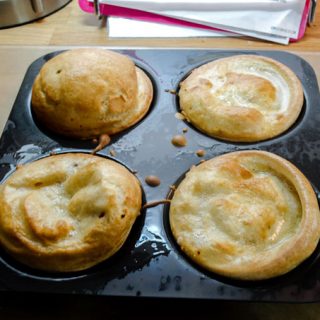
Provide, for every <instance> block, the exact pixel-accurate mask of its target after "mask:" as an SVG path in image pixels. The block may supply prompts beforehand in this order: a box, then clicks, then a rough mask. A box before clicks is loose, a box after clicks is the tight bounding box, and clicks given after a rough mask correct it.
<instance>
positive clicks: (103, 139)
mask: <svg viewBox="0 0 320 320" xmlns="http://www.w3.org/2000/svg"><path fill="white" fill-rule="evenodd" d="M110 141H111V138H110V136H109V135H107V134H102V135H101V136H100V137H99V144H98V145H97V146H96V147H95V149H94V150H92V152H91V154H95V153H97V152H98V151H100V150H102V149H103V148H105V147H106V146H107V145H108V144H109V143H110Z"/></svg>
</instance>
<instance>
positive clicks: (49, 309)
mask: <svg viewBox="0 0 320 320" xmlns="http://www.w3.org/2000/svg"><path fill="white" fill-rule="evenodd" d="M86 45H94V46H112V47H114V46H122V47H132V46H135V47H139V46H143V47H178V48H187V47H188V48H211V49H215V48H232V49H235V48H239V49H263V50H266V49H269V50H288V51H292V52H295V53H296V54H299V55H300V56H302V57H303V58H305V59H306V60H307V61H308V62H309V63H311V65H312V66H313V68H314V69H315V70H316V74H317V77H318V79H319V78H320V9H319V8H318V10H317V14H316V23H315V24H314V25H313V26H312V27H309V28H308V29H307V32H306V35H305V37H304V38H303V39H302V40H301V41H300V42H297V43H291V44H290V45H289V46H283V45H277V44H272V43H270V42H265V41H260V40H254V39H249V38H241V39H240V38H189V39H127V40H125V39H121V40H120V39H108V38H107V36H106V28H105V26H104V25H103V23H101V21H98V20H97V19H96V17H95V16H93V15H89V14H87V13H84V12H82V11H81V10H80V8H79V7H78V2H77V1H76V0H73V1H72V2H71V3H70V4H69V5H67V6H66V7H64V8H63V9H62V10H60V11H58V12H56V13H55V14H53V15H51V16H49V17H46V18H44V19H41V20H39V21H37V22H34V23H30V24H26V25H23V26H19V27H15V28H10V29H4V30H0V97H1V98H0V102H1V104H0V130H2V128H3V126H4V123H5V121H6V119H7V117H8V115H9V112H10V109H11V107H12V105H13V102H14V99H15V96H16V94H17V92H18V90H19V87H20V85H21V81H22V79H23V76H24V74H25V72H26V69H27V67H28V66H29V64H30V63H31V62H32V61H33V60H35V59H36V58H38V57H39V56H41V55H42V54H45V53H47V52H50V51H55V50H59V49H62V48H67V47H68V46H86ZM60 46H61V47H60ZM319 107H320V101H319ZM319 297H320V292H319ZM185 318H194V319H254V320H257V319H262V320H271V319H272V320H282V319H290V320H300V319H301V320H304V319H308V320H317V319H320V303H313V304H284V303H277V304H275V303H254V302H252V303H243V302H241V303H240V302H228V301H183V300H177V301H176V300H171V301H170V300H160V301H158V300H142V299H135V300H130V299H129V300H128V299H116V300H115V301H114V300H110V299H107V298H105V297H100V298H99V297H90V296H86V297H81V296H54V295H35V294H27V293H25V294H24V293H21V294H15V293H9V292H4V293H0V319H1V320H8V319H13V320H16V319H62V320H63V319H68V320H71V319H77V320H82V319H140V320H143V319H175V320H176V319H185Z"/></svg>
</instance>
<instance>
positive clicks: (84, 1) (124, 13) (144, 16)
mask: <svg viewBox="0 0 320 320" xmlns="http://www.w3.org/2000/svg"><path fill="white" fill-rule="evenodd" d="M78 1H79V6H80V8H81V9H82V10H83V11H85V12H88V13H94V6H93V2H89V1H88V0H78ZM310 4H311V1H310V0H306V5H305V8H304V12H303V15H302V19H301V23H300V30H299V36H298V38H297V39H290V42H295V41H299V40H300V39H301V38H302V37H303V35H304V33H305V31H306V27H307V22H308V14H309V9H310ZM100 12H101V14H102V15H105V16H114V17H122V18H131V19H137V20H143V21H151V22H157V23H165V24H172V25H180V26H185V27H193V28H201V29H206V30H213V31H221V30H219V29H216V28H213V27H208V26H204V25H201V24H198V23H193V22H189V21H184V20H179V19H175V18H170V17H165V16H161V15H158V14H154V13H150V12H145V11H141V10H136V9H129V8H123V7H118V6H111V5H107V4H100ZM222 31H223V30H222Z"/></svg>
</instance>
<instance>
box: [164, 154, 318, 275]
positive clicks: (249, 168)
mask: <svg viewBox="0 0 320 320" xmlns="http://www.w3.org/2000/svg"><path fill="white" fill-rule="evenodd" d="M170 225H171V229H172V232H173V235H174V237H175V239H176V241H177V243H178V244H179V246H180V247H181V249H182V250H183V251H184V252H185V253H186V254H187V255H188V256H189V257H190V258H191V259H192V260H193V261H194V262H196V263H198V264H199V265H201V266H203V267H204V268H206V269H208V270H210V271H213V272H216V273H218V274H221V275H224V276H227V277H232V278H236V279H242V280H261V279H268V278H271V277H276V276H279V275H282V274H285V273H287V272H288V271H290V270H292V269H294V268H295V267H296V266H297V265H299V264H300V263H301V262H302V261H304V260H305V259H306V258H308V257H309V256H310V255H311V254H312V252H313V251H314V249H315V248H316V246H317V243H318V240H319V237H320V213H319V208H318V202H317V198H316V195H315V193H314V191H313V189H312V187H311V185H310V183H309V182H308V180H307V179H306V177H305V176H304V175H303V174H302V173H301V172H300V171H299V170H298V169H297V168H296V167H295V166H294V165H293V164H291V163H290V162H289V161H287V160H285V159H283V158H281V157H279V156H277V155H274V154H272V153H268V152H263V151H240V152H233V153H229V154H225V155H222V156H219V157H216V158H213V159H211V160H208V161H206V162H204V163H202V164H200V165H198V166H196V167H193V168H192V169H191V170H190V171H189V172H188V173H187V174H186V177H185V178H184V180H183V181H182V182H181V184H180V185H179V186H178V188H177V190H176V191H175V193H174V196H173V199H172V201H171V206H170Z"/></svg>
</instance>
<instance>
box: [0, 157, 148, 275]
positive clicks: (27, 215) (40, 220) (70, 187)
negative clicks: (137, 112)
mask: <svg viewBox="0 0 320 320" xmlns="http://www.w3.org/2000/svg"><path fill="white" fill-rule="evenodd" d="M141 197H142V195H141V188H140V184H139V182H138V180H137V179H136V177H135V176H134V175H133V174H131V173H130V172H129V171H128V170H127V169H126V168H125V167H123V166H122V165H120V164H118V163H116V162H114V161H111V160H107V159H104V158H102V157H98V156H93V155H87V154H80V153H77V154H76V153H73V154H63V155H55V156H50V157H48V158H43V159H41V160H38V161H35V162H32V163H29V164H26V165H23V166H22V167H21V168H19V169H18V170H17V171H15V172H14V173H13V174H12V175H11V176H10V177H9V178H8V179H7V180H6V181H5V182H4V184H3V185H1V188H0V244H1V245H2V246H3V247H4V248H5V250H7V251H8V253H9V254H11V255H12V256H13V257H14V258H15V259H17V260H18V261H20V262H22V263H23V264H26V265H28V266H30V267H33V268H36V269H41V270H46V271H58V272H67V271H78V270H83V269H86V268H89V267H91V266H93V265H95V264H97V263H99V262H101V261H103V260H105V259H107V258H109V257H110V256H112V255H113V254H114V253H115V252H117V251H118V250H119V249H120V247H121V246H122V245H123V243H124V242H125V240H126V239H127V237H128V234H129V232H130V230H131V227H132V225H133V223H134V222H135V219H136V217H137V216H138V215H139V213H140V208H141V201H142V200H141Z"/></svg>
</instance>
